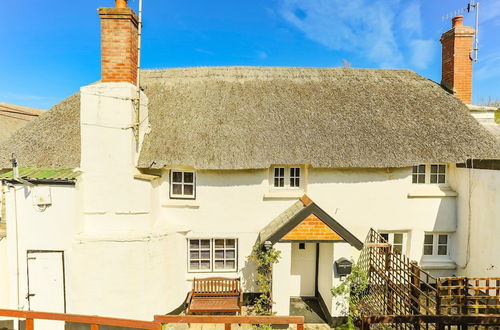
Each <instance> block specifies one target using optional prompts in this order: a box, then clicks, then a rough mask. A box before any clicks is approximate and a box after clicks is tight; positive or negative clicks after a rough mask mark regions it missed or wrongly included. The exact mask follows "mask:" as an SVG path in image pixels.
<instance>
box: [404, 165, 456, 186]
mask: <svg viewBox="0 0 500 330" xmlns="http://www.w3.org/2000/svg"><path fill="white" fill-rule="evenodd" d="M446 169H447V165H446V164H420V165H415V166H413V169H412V183H417V184H421V183H424V184H445V183H446Z"/></svg>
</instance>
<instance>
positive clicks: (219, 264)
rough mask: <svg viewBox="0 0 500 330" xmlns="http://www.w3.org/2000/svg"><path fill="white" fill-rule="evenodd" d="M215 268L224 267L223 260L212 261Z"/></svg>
mask: <svg viewBox="0 0 500 330" xmlns="http://www.w3.org/2000/svg"><path fill="white" fill-rule="evenodd" d="M214 268H215V269H224V260H216V261H215V263H214Z"/></svg>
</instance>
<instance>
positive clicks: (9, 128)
mask: <svg viewBox="0 0 500 330" xmlns="http://www.w3.org/2000/svg"><path fill="white" fill-rule="evenodd" d="M42 113H43V110H41V109H35V108H29V107H25V106H21V105H16V104H9V103H3V102H0V143H1V142H3V141H5V140H7V139H8V138H9V136H11V135H12V134H14V132H15V131H17V130H18V129H20V128H21V127H23V126H24V125H26V124H27V123H29V122H30V121H32V120H34V119H36V118H37V117H38V116H39V115H41V114H42Z"/></svg>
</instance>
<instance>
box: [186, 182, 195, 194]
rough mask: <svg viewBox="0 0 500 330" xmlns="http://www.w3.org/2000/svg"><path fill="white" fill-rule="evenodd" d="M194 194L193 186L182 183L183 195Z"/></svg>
mask: <svg viewBox="0 0 500 330" xmlns="http://www.w3.org/2000/svg"><path fill="white" fill-rule="evenodd" d="M193 194H194V186H193V185H190V184H186V185H184V195H190V196H191V195H193Z"/></svg>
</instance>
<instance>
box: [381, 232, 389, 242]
mask: <svg viewBox="0 0 500 330" xmlns="http://www.w3.org/2000/svg"><path fill="white" fill-rule="evenodd" d="M380 236H382V237H383V239H385V240H386V241H387V242H389V234H387V233H383V234H380Z"/></svg>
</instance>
